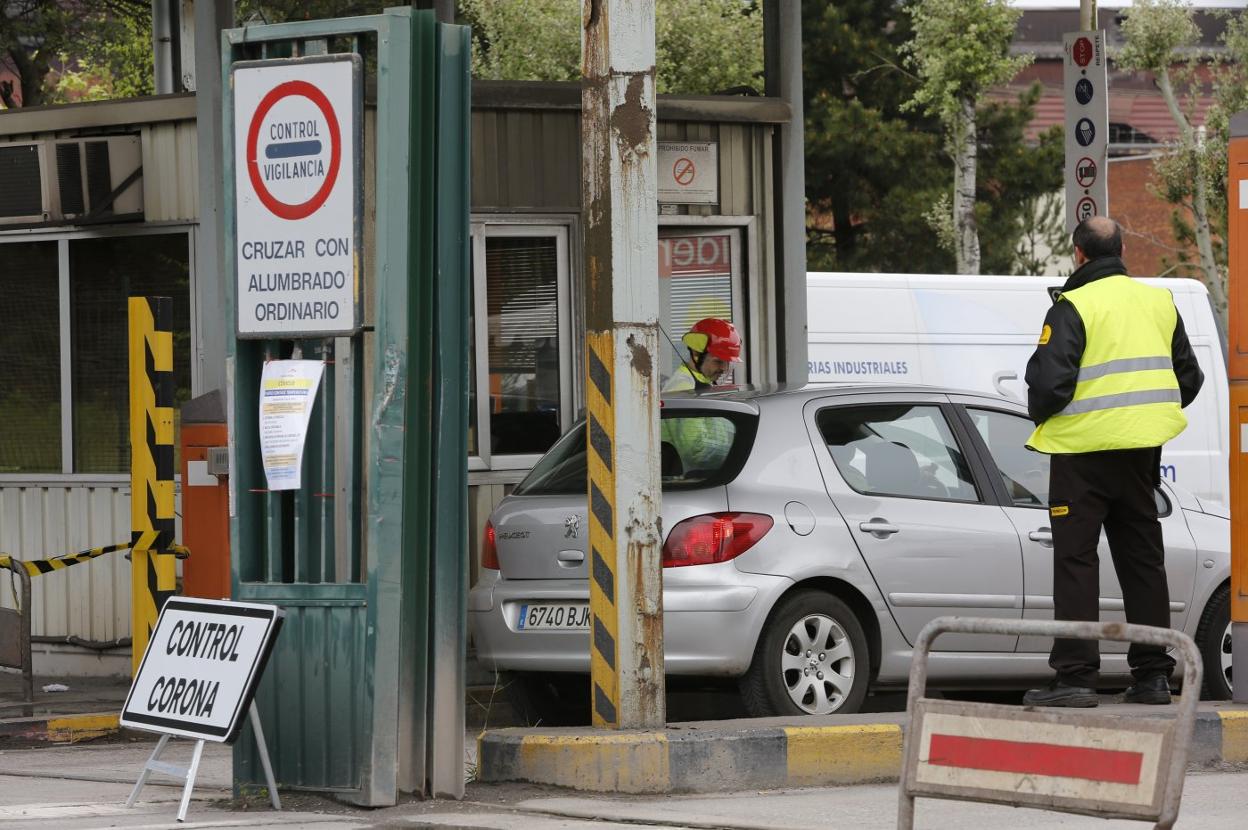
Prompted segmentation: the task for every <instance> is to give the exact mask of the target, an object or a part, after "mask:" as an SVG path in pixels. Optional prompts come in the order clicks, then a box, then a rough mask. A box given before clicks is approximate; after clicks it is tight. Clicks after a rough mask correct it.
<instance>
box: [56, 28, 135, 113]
mask: <svg viewBox="0 0 1248 830" xmlns="http://www.w3.org/2000/svg"><path fill="white" fill-rule="evenodd" d="M94 25H95V26H97V27H98V29H97V31H98V32H99V33H100V35H101V36H100V38H99V39H98V40H92V41H89V42H87V43H85V44H83V46H82V48H81V49H80V50H79V51H78V53H77V56H76V57H71V56H70V55H69V54H67V53H62V54H61V56H60V61H59V64H60V67H61V68H60V69H59V70H58V69H53V70H52V71H51V72H50V73H49V74H48V80H49V82H50V87H51V91H50V92H49V93H48V97H47V101H48V103H50V104H67V103H71V102H74V101H103V100H108V99H112V98H137V97H139V96H142V95H151V94H152V93H153V92H154V91H155V79H154V73H153V71H152V27H151V21H150V20H147V21H143V20H139V19H136V18H132V17H124V16H116V17H113V16H106V15H99V16H98V17H97V18H96V20H95V21H94Z"/></svg>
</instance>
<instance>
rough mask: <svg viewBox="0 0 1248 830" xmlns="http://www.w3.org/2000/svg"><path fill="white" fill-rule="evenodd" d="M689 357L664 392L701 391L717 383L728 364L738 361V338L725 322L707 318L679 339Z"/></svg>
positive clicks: (730, 325)
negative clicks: (687, 350)
mask: <svg viewBox="0 0 1248 830" xmlns="http://www.w3.org/2000/svg"><path fill="white" fill-rule="evenodd" d="M680 340H681V342H682V343H684V344H685V346H686V348H688V349H689V357H688V359H687V360H684V361H682V362H681V364H680V368H679V369H677V370H676V372H675V374H673V375H672V376H671V378H670V379H668V381H667V383H666V384H665V385H664V387H663V391H664V392H683V391H686V390H690V389H692V390H695V391H698V392H701V391H702V390H704V389H709V388H711V387H712V386H714V385H715V384H717V383H718V382H719V380H720V378H722V377H723V376H724V374H725V373H726V372H727V371H728V369H729V367H730V365H731V364H733V363H736V362H738V361H740V360H741V335H740V334H738V333H737V328H736V326H734V325H733V324H732V323H729V322H728V321H727V320H720V319H719V318H717V317H707V318H706V319H704V320H699V321H698V322H696V323H694V324H693V328H691V329H689V331H688V332H686V333H685V335H684V337H682V338H680Z"/></svg>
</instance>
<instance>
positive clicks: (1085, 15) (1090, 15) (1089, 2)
mask: <svg viewBox="0 0 1248 830" xmlns="http://www.w3.org/2000/svg"><path fill="white" fill-rule="evenodd" d="M1096 29H1097V26H1096V0H1079V31H1081V32H1094V31H1096Z"/></svg>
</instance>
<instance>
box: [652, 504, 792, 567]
mask: <svg viewBox="0 0 1248 830" xmlns="http://www.w3.org/2000/svg"><path fill="white" fill-rule="evenodd" d="M774 524H775V522H774V521H772V518H771V517H770V516H765V515H763V514H761V513H708V514H706V515H704V516H694V517H693V518H690V519H685V520H684V521H683V522H680V523H679V524H677V525H676V526H675V527H674V528H672V532H671V533H669V534H668V536H667V542H665V543H664V544H663V567H665V568H680V567H683V566H685V565H710V564H712V563H714V562H727V561H728V560H729V559H735V558H736V557H738V556H740V555H741V554H743V553H745V552H746V551H747V550H749V549H750V548H752V547H754V544H755V543H756V542H757V541H758V540H759V539H762V538H763V537H764V536H766V535H767V531H769V530H771V527H772V525H774Z"/></svg>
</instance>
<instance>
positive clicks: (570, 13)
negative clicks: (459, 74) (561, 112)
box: [460, 0, 763, 95]
mask: <svg viewBox="0 0 1248 830" xmlns="http://www.w3.org/2000/svg"><path fill="white" fill-rule="evenodd" d="M460 11H461V14H462V16H463V18H464V22H466V23H468V24H469V25H471V26H472V29H473V41H474V42H473V56H472V62H473V66H472V68H473V75H474V76H476V77H478V78H484V79H489V80H533V81H575V80H579V79H580V77H581V2H580V0H525V2H524V3H517V2H515V0H460ZM655 41H656V46H655V74H656V81H655V84H656V87H657V90H658V92H661V93H682V94H686V95H699V94H711V93H715V92H719V91H720V90H723V89H728V88H730V87H735V86H753V87H755V88H758V87H760V86H761V79H762V73H763V20H762V14H761V13H760V11H759V9H758V7H757V5H756V4H751V3H742V2H741V0H663V1H662V2H660V3H657V4H656V9H655Z"/></svg>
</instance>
